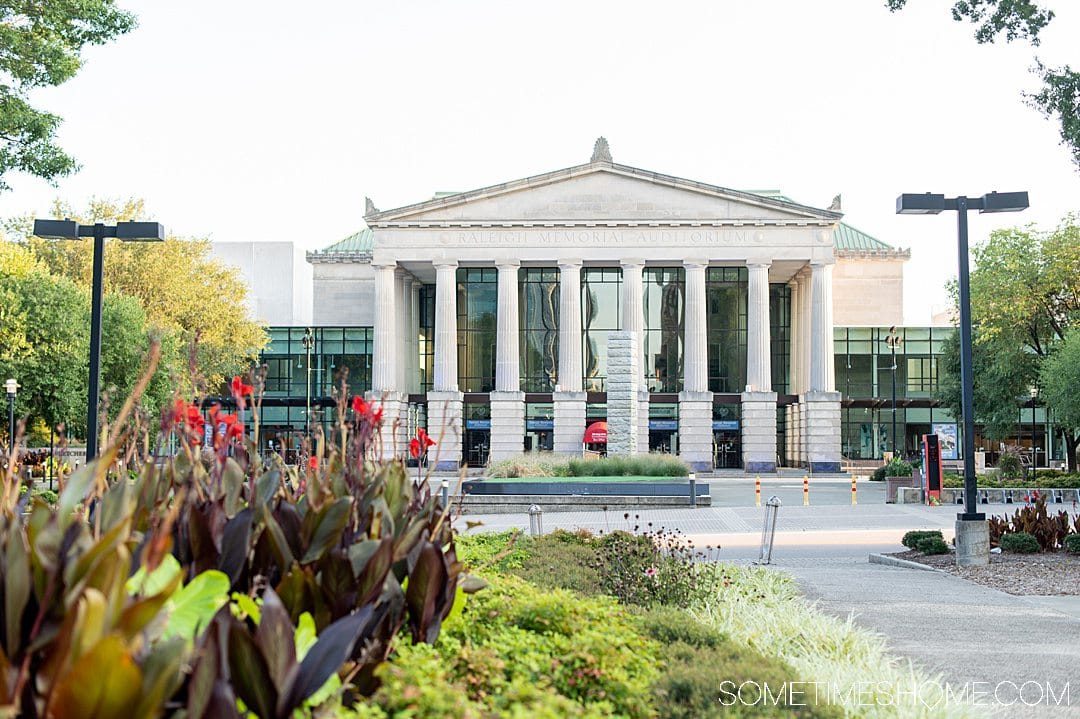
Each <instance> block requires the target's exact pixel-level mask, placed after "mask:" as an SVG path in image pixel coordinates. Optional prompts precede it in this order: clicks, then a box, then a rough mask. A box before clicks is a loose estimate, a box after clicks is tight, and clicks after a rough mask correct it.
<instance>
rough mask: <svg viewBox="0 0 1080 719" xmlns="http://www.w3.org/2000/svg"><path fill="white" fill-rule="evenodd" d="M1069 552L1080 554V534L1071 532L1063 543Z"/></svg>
mask: <svg viewBox="0 0 1080 719" xmlns="http://www.w3.org/2000/svg"><path fill="white" fill-rule="evenodd" d="M1062 546H1064V547H1065V551H1066V552H1068V553H1069V554H1080V534H1070V535H1069V536H1067V537H1065V541H1064V542H1063V543H1062Z"/></svg>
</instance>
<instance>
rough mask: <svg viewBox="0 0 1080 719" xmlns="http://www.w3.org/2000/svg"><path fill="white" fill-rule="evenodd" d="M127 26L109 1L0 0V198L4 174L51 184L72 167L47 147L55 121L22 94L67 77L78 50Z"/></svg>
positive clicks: (127, 19) (130, 23) (129, 20)
mask: <svg viewBox="0 0 1080 719" xmlns="http://www.w3.org/2000/svg"><path fill="white" fill-rule="evenodd" d="M134 27H135V16H134V15H132V14H131V13H128V12H125V11H123V10H120V9H118V8H116V7H115V5H114V3H113V0H46V1H42V0H0V192H3V191H4V190H7V189H10V188H9V186H8V184H7V183H6V182H5V181H4V176H5V175H6V174H7V173H8V172H11V171H19V172H27V173H30V174H31V175H36V176H37V177H41V178H43V179H45V180H49V181H54V180H55V179H56V178H58V177H64V176H66V175H69V174H71V173H72V172H74V171H75V170H76V169H78V166H77V164H76V162H75V160H74V158H72V157H71V156H69V155H68V154H66V153H65V152H64V151H63V150H62V149H61V148H60V147H59V146H58V145H57V144H56V143H55V137H56V130H57V128H58V127H59V126H60V121H61V120H60V118H59V117H58V116H57V115H53V114H51V113H48V112H43V111H41V110H36V109H34V108H33V107H32V106H31V105H30V103H29V101H28V96H29V94H30V91H31V90H32V89H34V88H38V87H48V86H54V85H60V84H62V83H64V82H66V81H67V80H70V79H71V78H72V77H74V76H75V73H77V72H78V71H79V68H80V67H81V66H82V58H81V53H82V50H83V48H84V47H85V46H87V45H102V44H104V43H106V42H109V41H110V40H112V39H114V38H115V37H117V36H119V35H122V34H124V33H126V32H128V31H129V30H131V29H132V28H134Z"/></svg>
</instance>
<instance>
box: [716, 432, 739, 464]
mask: <svg viewBox="0 0 1080 719" xmlns="http://www.w3.org/2000/svg"><path fill="white" fill-rule="evenodd" d="M713 465H714V466H715V467H716V468H717V469H740V468H741V467H742V438H741V437H740V435H739V432H738V431H737V430H736V431H731V430H721V431H714V432H713Z"/></svg>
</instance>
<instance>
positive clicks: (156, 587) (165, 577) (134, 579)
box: [125, 554, 183, 597]
mask: <svg viewBox="0 0 1080 719" xmlns="http://www.w3.org/2000/svg"><path fill="white" fill-rule="evenodd" d="M182 571H183V570H182V569H181V568H180V562H178V561H177V560H176V557H174V556H173V555H171V554H166V555H165V557H164V558H163V559H162V560H161V564H159V565H158V568H157V569H155V570H154V571H152V572H150V574H147V573H146V567H145V565H144V566H141V567H139V570H138V571H137V572H135V573H134V574H132V575H131V577H130V578H128V580H127V583H126V585H125V588H126V589H127V593H128V594H130V595H132V596H134V595H136V594H142V595H144V596H148V597H149V596H153V595H155V594H158V593H159V592H161V591H163V590H164V589H165V588H166V587H167V586H169V585H170V584H172V582H173V580H174V579H176V578H177V577H179V576H180V574H181V572H182Z"/></svg>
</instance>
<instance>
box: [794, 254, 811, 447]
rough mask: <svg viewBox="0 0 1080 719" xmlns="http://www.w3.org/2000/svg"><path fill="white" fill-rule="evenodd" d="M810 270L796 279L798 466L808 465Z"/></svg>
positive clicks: (801, 271) (798, 275)
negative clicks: (807, 405)
mask: <svg viewBox="0 0 1080 719" xmlns="http://www.w3.org/2000/svg"><path fill="white" fill-rule="evenodd" d="M809 275H810V272H809V269H808V268H806V267H804V268H803V269H801V270H799V273H798V274H797V275H796V279H797V281H798V284H799V327H800V328H801V329H800V330H799V348H798V352H799V390H798V393H799V405H798V410H797V422H798V425H799V446H798V457H797V459H796V461H797V463H798V464H799V466H800V467H808V466H809V462H810V460H809V458H808V456H807V454H806V415H805V413H806V393H807V391H809V389H810V277H809Z"/></svg>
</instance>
